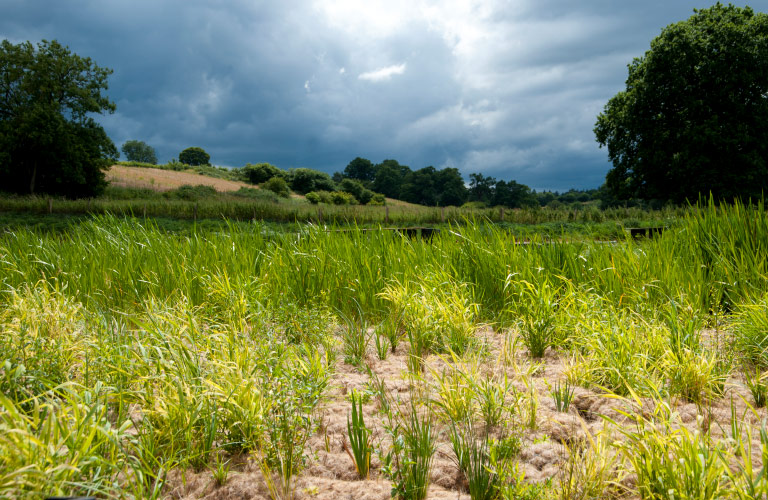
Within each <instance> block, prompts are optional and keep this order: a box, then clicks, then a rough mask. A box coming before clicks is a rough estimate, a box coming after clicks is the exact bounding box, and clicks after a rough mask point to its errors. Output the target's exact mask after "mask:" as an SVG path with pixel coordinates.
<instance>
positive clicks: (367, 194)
mask: <svg viewBox="0 0 768 500" xmlns="http://www.w3.org/2000/svg"><path fill="white" fill-rule="evenodd" d="M338 189H339V191H343V192H345V193H349V194H351V195H352V196H354V197H355V199H356V200H357V201H359V202H360V204H361V205H366V204H367V203H368V202H369V201H371V199H372V198H373V195H374V193H373V191H371V190H370V189H366V188H365V186H363V185H362V184H361V183H360V182H359V181H356V180H353V179H342V181H341V182H340V183H339V186H338Z"/></svg>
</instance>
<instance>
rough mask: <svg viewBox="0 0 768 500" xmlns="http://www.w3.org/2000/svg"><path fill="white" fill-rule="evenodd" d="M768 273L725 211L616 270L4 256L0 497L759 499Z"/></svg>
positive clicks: (764, 444) (543, 261)
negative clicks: (245, 494)
mask: <svg viewBox="0 0 768 500" xmlns="http://www.w3.org/2000/svg"><path fill="white" fill-rule="evenodd" d="M767 248H768V223H766V217H765V212H764V207H763V206H762V205H749V206H745V205H739V204H737V205H734V206H721V207H716V206H714V205H706V206H701V207H697V208H696V209H692V210H689V211H687V212H686V214H685V215H684V216H682V217H681V218H680V219H678V220H677V221H676V223H675V224H674V225H673V226H672V227H671V228H670V229H668V230H667V231H665V232H664V234H663V235H661V236H660V237H658V238H655V239H652V240H647V241H642V242H637V241H633V240H630V239H629V238H625V239H622V240H620V241H616V242H612V243H610V244H605V243H600V242H588V241H584V240H583V239H579V240H576V241H568V240H567V239H564V238H563V239H559V240H556V241H553V240H550V239H548V238H540V237H536V236H532V237H529V238H527V239H526V240H525V241H519V240H517V239H516V238H515V237H514V236H513V235H512V234H511V233H510V232H508V231H506V230H505V229H504V228H503V227H500V226H499V225H494V224H489V223H471V222H470V221H468V220H464V221H462V223H461V224H455V225H449V226H448V229H447V230H443V231H441V232H440V233H438V234H435V235H434V236H433V238H432V239H431V240H421V239H409V238H408V237H406V236H404V235H401V234H399V233H393V232H389V231H360V230H351V231H345V232H331V231H326V230H325V229H324V228H321V227H318V226H315V225H306V226H303V227H302V228H301V229H300V230H299V231H298V232H296V233H280V232H275V231H271V230H266V229H265V227H264V226H263V224H261V223H258V222H253V223H251V224H247V225H244V224H235V223H232V224H228V225H226V226H224V227H220V228H217V229H216V230H202V229H200V230H196V231H193V232H191V233H190V234H174V233H171V234H169V233H167V232H165V231H161V230H159V229H158V228H157V227H156V226H155V225H154V224H153V222H152V221H151V220H147V221H137V220H136V219H124V218H120V217H116V216H112V215H104V216H100V215H97V216H94V217H93V218H92V219H89V220H87V221H80V222H79V223H78V224H73V225H72V226H71V227H70V228H69V229H68V230H65V231H61V232H56V233H49V232H43V231H39V230H32V229H16V230H13V231H6V232H4V233H3V234H2V235H0V303H1V304H2V307H0V331H2V336H0V353H2V354H1V355H2V359H0V389H2V390H0V497H3V498H5V497H8V498H16V497H27V496H28V497H32V498H41V497H43V496H58V495H95V496H100V497H115V498H164V497H174V498H179V497H183V498H192V497H206V498H222V497H226V496H229V495H239V494H243V491H246V490H248V491H250V493H249V494H250V495H251V496H252V497H255V498H259V497H260V496H261V497H265V498H266V497H270V498H275V499H277V498H281V499H283V498H295V497H299V498H309V497H311V498H333V497H334V495H337V494H338V493H333V492H338V491H347V493H348V494H349V495H353V496H354V495H359V494H362V492H363V491H365V492H366V494H372V495H374V496H376V495H375V493H376V492H378V493H379V494H380V496H381V497H383V498H386V497H389V496H390V495H391V496H393V497H397V498H418V499H422V498H456V497H457V496H462V495H463V496H464V497H470V498H484V499H494V498H505V499H520V498H531V499H532V498H550V497H555V498H563V499H571V498H574V499H575V498H627V497H630V498H631V497H636V498H643V499H651V498H764V496H765V495H766V492H768V477H766V475H765V474H764V472H763V471H764V470H765V469H763V468H762V467H763V465H766V462H765V460H766V459H768V451H766V450H768V438H766V435H768V434H766V430H765V424H764V422H765V418H766V413H765V409H764V408H763V406H764V405H765V400H766V397H767V396H768V395H767V394H766V393H768V389H766V388H765V387H766V386H768V383H766V382H765V380H766V378H768V372H766V370H768V361H766V356H765V351H766V346H768V332H767V331H766V328H765V327H766V325H768V319H767V318H768V312H766V311H768V309H767V306H766V302H768V261H767V260H766V259H767V257H766V249H767ZM382 484H383V485H384V486H382ZM390 486H391V488H390ZM360 488H362V489H360ZM377 488H378V489H377ZM382 488H383V489H382ZM761 495H762V496H761Z"/></svg>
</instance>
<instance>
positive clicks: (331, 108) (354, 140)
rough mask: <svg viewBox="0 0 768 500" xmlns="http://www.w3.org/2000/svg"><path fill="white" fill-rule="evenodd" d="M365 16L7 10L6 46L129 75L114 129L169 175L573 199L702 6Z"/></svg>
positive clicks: (237, 7)
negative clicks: (423, 179)
mask: <svg viewBox="0 0 768 500" xmlns="http://www.w3.org/2000/svg"><path fill="white" fill-rule="evenodd" d="M347 4H348V5H344V2H333V3H331V2H323V1H320V0H317V1H311V0H301V1H295V2H267V1H256V2H253V1H245V0H242V1H227V2H225V1H218V2H204V1H199V0H198V1H188V0H187V1H182V0H173V1H167V2H155V1H147V0H140V1H134V2H113V1H104V0H99V1H95V0H94V1H90V2H89V1H72V2H64V1H61V2H53V1H42V0H31V1H29V0H27V1H9V0H0V14H2V15H0V37H3V38H7V39H9V40H11V41H13V42H20V41H23V40H31V41H39V40H41V39H49V40H50V39H57V40H59V41H60V42H61V43H63V44H66V45H68V46H69V47H70V48H71V49H72V50H73V51H74V52H76V53H78V54H80V55H87V56H90V57H91V58H93V59H94V60H95V61H96V62H97V63H98V64H99V65H102V66H107V67H111V68H114V70H115V72H114V74H113V76H112V77H111V79H110V90H109V95H110V97H111V98H112V99H113V100H114V101H115V102H116V104H117V112H116V113H115V114H114V115H110V116H103V117H101V118H100V121H101V123H102V124H103V125H104V126H105V128H106V129H107V131H108V133H109V134H110V136H111V137H112V139H113V140H114V141H115V143H116V144H117V145H118V146H119V145H121V144H122V143H123V142H124V141H126V140H128V139H140V140H144V141H146V142H148V143H149V144H151V145H153V146H154V147H155V148H156V150H157V152H158V155H159V157H160V158H161V160H168V159H170V158H171V157H177V156H178V153H179V152H180V151H181V150H182V149H183V148H185V147H188V146H192V145H198V146H202V147H204V148H205V149H206V150H207V151H208V152H209V153H211V156H212V159H213V161H214V162H216V163H218V164H223V165H232V166H239V165H243V164H244V163H246V162H257V161H269V162H271V163H274V164H276V165H278V166H280V167H283V168H289V167H293V166H309V167H314V168H319V169H323V170H326V171H329V172H332V171H335V170H341V169H343V167H344V166H345V165H346V163H347V162H349V160H351V159H352V158H354V157H355V156H358V155H360V156H365V157H367V158H370V159H371V160H373V161H381V160H383V159H385V158H396V159H397V160H399V161H400V162H401V163H403V164H408V165H410V166H411V167H412V168H421V167H423V166H426V165H434V166H436V167H445V166H454V167H458V168H459V169H460V170H461V171H462V172H463V173H464V174H465V175H468V174H469V173H470V172H483V173H485V174H488V175H493V176H495V177H497V178H501V179H516V180H518V181H520V182H524V183H526V184H529V185H531V186H532V187H535V188H539V189H541V188H551V189H561V190H562V189H567V188H569V187H579V188H587V187H596V186H598V185H599V184H601V183H602V181H603V178H604V176H605V172H606V171H607V169H608V168H609V164H608V162H607V155H606V153H605V151H604V150H600V149H598V147H597V144H596V143H595V141H594V136H593V134H592V127H593V125H594V122H595V117H596V115H597V113H599V112H600V110H601V109H602V106H603V105H604V104H605V102H606V101H607V99H608V98H610V97H611V96H612V95H613V94H615V93H616V92H617V91H618V90H620V89H621V88H622V86H623V82H624V79H625V78H626V65H627V63H628V62H630V61H631V59H632V57H636V56H640V55H642V54H643V52H644V51H645V50H647V48H648V46H649V43H650V40H651V39H652V38H653V37H654V36H656V35H657V34H658V33H659V32H660V30H661V28H662V27H664V26H665V25H667V24H669V23H672V22H676V21H679V20H682V19H686V18H688V17H689V16H690V15H691V14H692V9H693V8H694V7H696V6H699V7H702V5H701V4H698V5H697V4H696V3H694V2H689V1H687V0H682V1H677V2H672V3H670V2H663V1H650V2H642V3H640V2H632V3H630V2H616V1H614V0H591V1H586V2H570V1H565V0H537V1H504V0H499V1H487V2H481V1H476V2H458V1H455V2H452V3H451V2H447V3H446V2H428V1H421V2H420V1H415V0H414V1H413V2H398V1H392V2H386V3H383V2H376V1H373V0H372V1H371V2H366V3H365V4H363V3H358V2H352V1H348V2H347ZM361 5H364V6H365V7H360V6H361ZM376 6H378V7H376ZM753 7H755V8H757V9H758V10H761V9H760V7H761V6H760V5H757V4H754V3H753ZM762 7H765V6H764V5H763V6H762ZM361 8H363V9H366V10H368V9H374V8H378V10H375V11H371V12H363V11H360V12H357V10H356V9H358V10H359V9H361ZM762 10H764V9H762Z"/></svg>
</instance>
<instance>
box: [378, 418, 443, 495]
mask: <svg viewBox="0 0 768 500" xmlns="http://www.w3.org/2000/svg"><path fill="white" fill-rule="evenodd" d="M387 432H388V433H389V434H390V436H391V438H392V448H391V449H390V451H389V452H388V453H387V454H386V455H385V456H384V457H383V460H382V470H383V472H384V475H385V476H387V477H388V478H389V479H390V480H391V481H392V483H393V484H392V498H397V499H399V500H424V499H425V498H426V497H427V490H428V489H429V481H430V477H429V476H430V473H431V471H432V458H433V456H434V454H435V450H436V444H435V438H436V435H435V429H434V428H433V423H432V420H431V415H430V413H429V411H428V409H427V411H423V412H420V411H418V410H417V408H416V406H415V404H414V403H412V404H411V408H410V412H409V414H408V415H399V418H398V419H397V420H396V421H395V422H390V424H389V425H388V426H387Z"/></svg>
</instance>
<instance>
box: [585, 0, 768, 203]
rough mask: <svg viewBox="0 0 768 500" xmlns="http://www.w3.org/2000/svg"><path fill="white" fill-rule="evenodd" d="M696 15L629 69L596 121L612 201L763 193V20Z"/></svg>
mask: <svg viewBox="0 0 768 500" xmlns="http://www.w3.org/2000/svg"><path fill="white" fill-rule="evenodd" d="M695 12H696V14H695V15H694V16H692V17H691V18H689V19H688V20H686V21H681V22H678V23H676V24H672V25H669V26H667V27H666V28H664V30H662V33H661V35H659V36H658V37H656V38H655V39H654V40H653V41H652V42H651V48H650V50H649V51H647V52H646V53H645V55H644V56H643V57H641V58H636V59H635V60H634V61H632V63H631V64H630V65H629V76H628V78H627V88H626V90H623V91H621V92H619V93H618V94H616V95H615V96H614V97H612V98H611V99H610V100H609V101H608V103H607V104H606V106H605V109H604V111H603V112H602V113H601V114H600V115H599V116H598V118H597V123H596V126H595V135H596V136H597V141H598V142H599V143H600V145H601V146H607V147H608V156H609V158H610V159H611V161H612V162H613V168H612V169H611V170H610V171H609V173H608V175H607V177H606V187H607V188H608V190H609V191H610V193H611V194H612V195H613V196H614V197H615V198H616V199H618V200H625V199H630V198H636V197H637V198H643V199H658V200H661V201H665V200H672V201H674V202H677V203H680V202H684V201H685V200H686V199H687V200H691V201H695V200H696V199H697V198H698V196H699V195H700V194H703V195H706V194H707V193H709V192H712V194H713V195H714V197H715V198H716V199H717V200H732V199H733V198H734V197H739V198H742V199H746V198H748V197H752V198H753V199H759V198H761V197H762V196H763V194H764V192H765V191H766V190H767V189H768V163H767V160H766V158H768V131H766V129H765V127H763V126H761V124H762V123H765V122H766V121H767V120H768V97H766V93H767V92H768V69H767V68H766V65H765V64H764V61H766V60H768V15H767V14H764V13H755V12H754V11H753V10H752V9H750V8H749V7H744V8H741V7H736V6H733V5H730V4H729V5H728V6H724V5H722V4H720V3H717V4H716V5H714V6H713V7H710V8H708V9H701V10H696V11H695ZM724 61H729V63H728V64H725V63H724Z"/></svg>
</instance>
